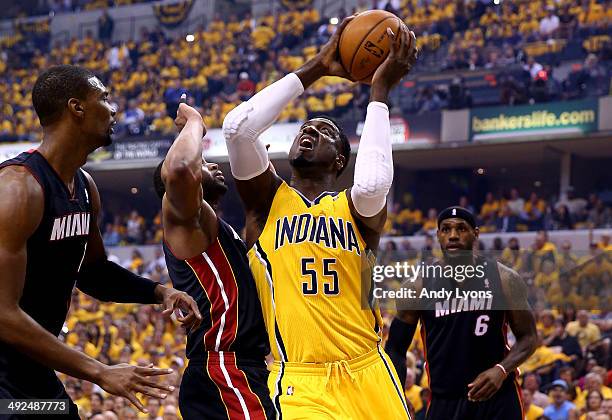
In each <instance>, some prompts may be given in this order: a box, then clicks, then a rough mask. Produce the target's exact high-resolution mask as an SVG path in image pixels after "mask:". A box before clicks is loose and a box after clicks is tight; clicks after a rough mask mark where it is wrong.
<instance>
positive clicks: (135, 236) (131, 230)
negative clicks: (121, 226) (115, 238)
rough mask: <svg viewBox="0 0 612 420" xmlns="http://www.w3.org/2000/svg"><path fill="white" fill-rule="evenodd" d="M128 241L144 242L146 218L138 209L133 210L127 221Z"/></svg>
mask: <svg viewBox="0 0 612 420" xmlns="http://www.w3.org/2000/svg"><path fill="white" fill-rule="evenodd" d="M126 230H127V242H128V243H129V244H138V243H142V239H143V230H144V218H143V217H142V216H140V215H139V214H138V211H136V210H133V211H132V212H131V213H130V217H129V218H128V220H127V222H126Z"/></svg>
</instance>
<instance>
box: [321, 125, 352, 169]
mask: <svg viewBox="0 0 612 420" xmlns="http://www.w3.org/2000/svg"><path fill="white" fill-rule="evenodd" d="M312 118H325V119H326V120H330V121H331V122H332V123H333V125H335V126H336V128H337V129H338V132H339V133H340V154H341V155H342V156H344V166H343V167H342V169H340V170H339V171H338V173H337V174H336V177H339V176H340V175H342V172H344V170H345V169H346V167H347V166H348V164H349V160H350V159H351V143H350V142H349V139H348V137H347V136H346V134H345V133H344V130H343V129H342V126H341V125H340V124H338V122H337V121H336V120H334V119H333V118H331V117H330V116H329V115H315V116H314V117H312Z"/></svg>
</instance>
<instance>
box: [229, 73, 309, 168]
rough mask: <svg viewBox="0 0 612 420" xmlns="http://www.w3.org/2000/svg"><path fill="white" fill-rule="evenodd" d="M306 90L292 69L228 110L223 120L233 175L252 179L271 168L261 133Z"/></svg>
mask: <svg viewBox="0 0 612 420" xmlns="http://www.w3.org/2000/svg"><path fill="white" fill-rule="evenodd" d="M303 92H304V86H302V82H301V81H300V79H299V77H297V76H296V75H295V74H294V73H289V74H288V75H287V76H285V77H283V78H282V79H280V80H279V81H277V82H274V83H273V84H271V85H270V86H268V87H266V88H265V89H263V90H262V91H261V92H259V93H257V94H256V95H255V96H253V97H252V98H251V99H249V100H248V101H247V102H243V103H241V104H240V105H238V106H237V107H236V108H234V109H233V110H232V111H230V112H229V113H228V114H227V116H226V117H225V119H224V120H223V136H224V137H225V142H226V144H227V151H228V154H229V161H230V167H231V169H232V175H233V176H234V178H236V179H239V180H247V179H252V178H255V177H256V176H258V175H261V174H262V173H263V172H264V171H265V170H266V169H268V165H269V159H268V151H267V150H266V146H265V145H264V144H263V143H262V142H261V141H260V140H259V136H260V134H261V133H262V132H264V131H265V130H267V129H268V128H269V127H270V126H271V125H272V124H273V123H274V121H276V119H277V118H278V116H279V115H280V113H281V111H282V110H283V108H285V107H286V106H287V104H288V103H289V102H291V101H292V100H294V99H295V98H297V97H298V96H300V95H301V94H302V93H303Z"/></svg>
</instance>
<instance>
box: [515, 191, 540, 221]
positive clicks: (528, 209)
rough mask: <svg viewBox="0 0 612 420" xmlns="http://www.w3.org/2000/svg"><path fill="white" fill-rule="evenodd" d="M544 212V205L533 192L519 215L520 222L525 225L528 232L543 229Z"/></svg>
mask: <svg viewBox="0 0 612 420" xmlns="http://www.w3.org/2000/svg"><path fill="white" fill-rule="evenodd" d="M545 212H546V203H545V202H544V200H542V199H541V198H539V197H538V195H537V194H536V193H535V192H532V193H531V195H530V196H529V201H527V202H526V203H525V207H523V211H522V212H521V213H520V215H521V219H522V221H523V222H525V223H527V226H528V227H529V230H537V229H542V227H543V222H544V214H545Z"/></svg>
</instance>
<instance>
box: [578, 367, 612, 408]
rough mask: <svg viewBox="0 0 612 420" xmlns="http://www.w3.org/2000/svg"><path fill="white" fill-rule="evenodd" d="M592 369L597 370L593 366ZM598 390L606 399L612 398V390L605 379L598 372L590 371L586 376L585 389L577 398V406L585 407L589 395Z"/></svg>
mask: <svg viewBox="0 0 612 420" xmlns="http://www.w3.org/2000/svg"><path fill="white" fill-rule="evenodd" d="M592 370H595V368H593V369H592ZM591 392H598V393H600V394H601V396H602V397H603V398H604V399H609V398H612V390H611V389H610V388H608V387H607V386H605V385H604V383H603V379H602V378H601V376H600V375H599V374H597V373H596V372H593V371H591V372H589V373H587V374H586V376H585V377H584V391H583V392H582V393H581V394H580V395H579V396H578V398H576V406H577V407H579V408H583V407H585V406H586V405H587V400H588V395H589V393H591Z"/></svg>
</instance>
